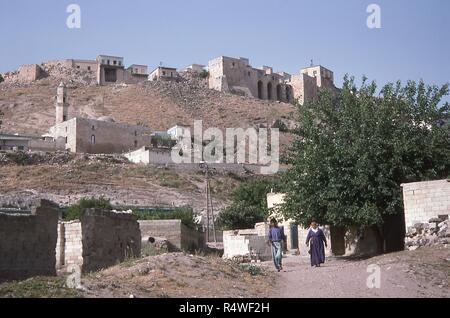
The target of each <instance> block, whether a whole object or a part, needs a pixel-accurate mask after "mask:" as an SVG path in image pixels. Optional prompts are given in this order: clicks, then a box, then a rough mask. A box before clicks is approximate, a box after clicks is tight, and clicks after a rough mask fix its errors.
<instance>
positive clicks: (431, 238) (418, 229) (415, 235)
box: [405, 218, 450, 251]
mask: <svg viewBox="0 0 450 318" xmlns="http://www.w3.org/2000/svg"><path fill="white" fill-rule="evenodd" d="M449 223H450V222H449V220H448V219H445V218H432V219H430V220H429V221H428V222H426V223H416V224H414V226H410V227H408V229H407V232H406V238H405V247H406V248H407V249H408V250H410V251H411V250H415V249H418V248H419V247H422V246H436V245H442V246H447V245H449V244H450V226H449V225H450V224H449Z"/></svg>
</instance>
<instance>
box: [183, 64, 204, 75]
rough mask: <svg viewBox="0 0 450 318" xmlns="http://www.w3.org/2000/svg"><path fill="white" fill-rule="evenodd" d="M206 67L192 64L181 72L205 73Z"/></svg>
mask: <svg viewBox="0 0 450 318" xmlns="http://www.w3.org/2000/svg"><path fill="white" fill-rule="evenodd" d="M205 67H206V66H205V65H201V64H191V65H188V66H186V67H185V68H183V69H182V70H181V72H192V73H202V72H203V71H205Z"/></svg>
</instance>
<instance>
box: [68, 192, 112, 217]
mask: <svg viewBox="0 0 450 318" xmlns="http://www.w3.org/2000/svg"><path fill="white" fill-rule="evenodd" d="M93 208H95V209H102V210H112V206H111V203H110V202H109V200H107V199H105V198H103V197H101V198H99V199H96V198H90V199H87V198H82V199H81V200H80V201H78V203H77V204H74V205H72V206H70V207H68V208H67V209H66V210H65V211H64V212H63V219H64V220H65V221H73V220H79V219H80V216H81V213H82V212H83V210H85V209H93Z"/></svg>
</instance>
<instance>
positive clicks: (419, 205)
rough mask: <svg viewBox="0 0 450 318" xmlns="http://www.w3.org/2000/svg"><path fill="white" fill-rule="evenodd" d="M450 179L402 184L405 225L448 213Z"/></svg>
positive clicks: (422, 221) (449, 211)
mask: <svg viewBox="0 0 450 318" xmlns="http://www.w3.org/2000/svg"><path fill="white" fill-rule="evenodd" d="M449 181H450V180H438V181H427V182H414V183H406V184H402V187H403V204H404V207H405V223H406V227H407V228H408V227H409V226H413V225H414V224H415V223H426V222H428V221H429V220H430V219H431V218H437V217H438V216H440V215H447V216H448V215H449V214H450V182H449Z"/></svg>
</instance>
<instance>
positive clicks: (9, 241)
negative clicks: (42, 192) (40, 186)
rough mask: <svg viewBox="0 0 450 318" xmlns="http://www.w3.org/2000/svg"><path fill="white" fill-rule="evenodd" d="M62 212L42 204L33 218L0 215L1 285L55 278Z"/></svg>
mask: <svg viewBox="0 0 450 318" xmlns="http://www.w3.org/2000/svg"><path fill="white" fill-rule="evenodd" d="M58 215H59V209H58V206H57V205H55V204H54V203H52V202H50V201H46V200H38V201H36V202H34V203H33V207H32V208H31V214H10V213H8V214H7V213H0V281H5V280H16V279H25V278H29V277H32V276H37V275H55V274H56V270H55V267H56V266H55V265H56V255H55V246H56V241H57V224H58Z"/></svg>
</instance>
